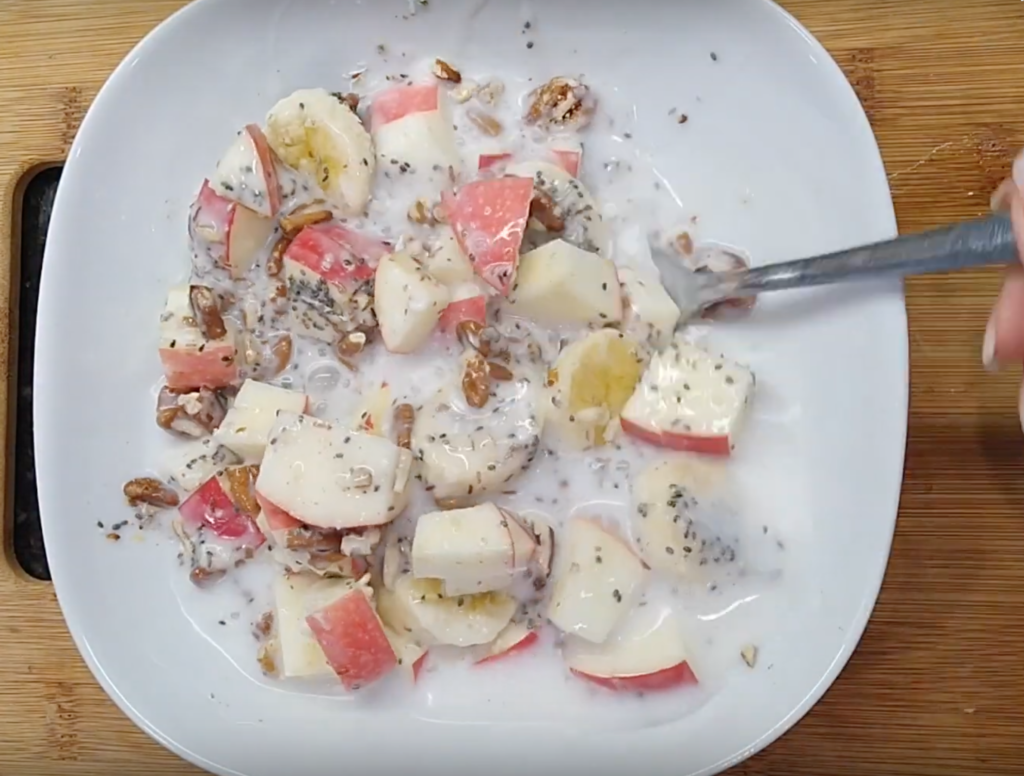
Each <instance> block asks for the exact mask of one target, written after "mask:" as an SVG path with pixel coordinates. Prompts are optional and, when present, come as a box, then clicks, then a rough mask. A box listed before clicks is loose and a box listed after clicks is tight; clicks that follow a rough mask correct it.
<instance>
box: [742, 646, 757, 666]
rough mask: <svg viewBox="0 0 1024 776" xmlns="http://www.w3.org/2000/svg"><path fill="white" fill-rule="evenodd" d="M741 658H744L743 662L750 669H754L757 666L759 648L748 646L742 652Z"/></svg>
mask: <svg viewBox="0 0 1024 776" xmlns="http://www.w3.org/2000/svg"><path fill="white" fill-rule="evenodd" d="M740 657H741V658H743V662H744V663H746V664H747V667H748V668H753V667H754V666H755V665H757V647H755V646H754V645H753V644H748V645H747V646H745V647H744V648H743V649H741V650H740Z"/></svg>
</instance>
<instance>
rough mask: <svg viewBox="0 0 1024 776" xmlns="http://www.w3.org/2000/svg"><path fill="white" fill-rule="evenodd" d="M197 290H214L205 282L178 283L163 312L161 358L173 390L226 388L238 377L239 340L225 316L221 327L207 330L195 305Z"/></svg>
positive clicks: (168, 295)
mask: <svg viewBox="0 0 1024 776" xmlns="http://www.w3.org/2000/svg"><path fill="white" fill-rule="evenodd" d="M196 290H202V291H203V292H204V293H205V292H208V293H209V294H210V295H212V294H213V292H212V290H210V289H208V288H206V287H205V286H187V285H181V286H174V287H172V288H171V289H170V290H169V291H168V292H167V304H166V306H165V307H164V311H163V313H162V314H161V315H160V360H161V362H163V367H164V375H165V376H166V378H167V386H168V388H170V389H172V390H182V389H196V388H224V387H226V386H229V385H232V384H234V383H235V381H236V380H237V379H238V365H237V364H236V358H235V341H234V336H233V333H232V332H231V330H230V329H229V328H228V327H227V324H226V323H225V322H224V321H223V319H221V330H220V331H214V330H211V329H209V328H206V329H205V330H204V327H203V325H202V317H201V316H200V315H198V314H197V311H195V310H194V309H193V306H192V297H193V293H194V292H195V291H196Z"/></svg>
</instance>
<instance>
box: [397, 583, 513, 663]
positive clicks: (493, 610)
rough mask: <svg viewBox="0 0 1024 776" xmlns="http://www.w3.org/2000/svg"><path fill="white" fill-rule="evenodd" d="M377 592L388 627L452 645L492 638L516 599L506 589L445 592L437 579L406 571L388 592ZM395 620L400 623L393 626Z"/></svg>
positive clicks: (456, 645) (503, 624)
mask: <svg viewBox="0 0 1024 776" xmlns="http://www.w3.org/2000/svg"><path fill="white" fill-rule="evenodd" d="M388 592H390V591H388ZM380 595H381V607H382V614H383V616H384V617H385V620H386V621H387V622H388V624H389V625H391V627H393V628H395V629H396V630H400V628H401V627H407V628H409V629H410V630H411V631H412V633H413V634H414V635H415V634H423V637H425V639H426V640H427V642H428V643H435V644H447V645H450V646H454V647H472V646H476V645H478V644H488V643H490V642H492V641H494V639H496V638H497V637H498V634H499V633H501V631H502V629H504V627H505V626H506V625H508V624H509V622H510V621H511V620H512V615H514V614H515V612H516V609H517V608H518V603H517V602H516V599H515V598H513V597H512V596H510V595H508V594H506V593H502V592H488V593H477V594H476V595H459V596H445V595H444V593H443V589H442V583H441V581H440V580H437V579H415V578H414V577H412V576H411V575H408V574H406V575H403V576H401V577H399V579H398V582H397V583H396V586H395V590H394V591H393V592H390V595H387V594H385V592H383V591H382V593H381V594H380ZM385 600H387V603H385ZM396 621H397V622H400V623H402V625H399V626H398V627H396V626H395V622H396Z"/></svg>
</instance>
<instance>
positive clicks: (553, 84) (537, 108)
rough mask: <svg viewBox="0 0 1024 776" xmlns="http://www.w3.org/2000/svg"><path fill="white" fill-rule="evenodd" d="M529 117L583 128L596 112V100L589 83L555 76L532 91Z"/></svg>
mask: <svg viewBox="0 0 1024 776" xmlns="http://www.w3.org/2000/svg"><path fill="white" fill-rule="evenodd" d="M530 99H531V103H530V108H529V110H528V111H527V112H526V121H527V122H528V123H530V124H545V125H548V126H565V125H567V124H575V125H576V127H577V128H580V129H581V128H583V127H585V126H587V124H589V123H590V120H591V119H592V118H593V116H594V110H595V108H596V103H595V100H594V98H593V96H592V95H591V94H590V87H589V86H587V85H586V84H584V83H583V82H582V81H577V80H576V79H574V78H565V77H564V76H556V77H555V78H552V79H551V80H550V81H548V82H547V83H546V84H544V85H543V86H541V87H538V88H537V89H534V91H533V92H531V93H530Z"/></svg>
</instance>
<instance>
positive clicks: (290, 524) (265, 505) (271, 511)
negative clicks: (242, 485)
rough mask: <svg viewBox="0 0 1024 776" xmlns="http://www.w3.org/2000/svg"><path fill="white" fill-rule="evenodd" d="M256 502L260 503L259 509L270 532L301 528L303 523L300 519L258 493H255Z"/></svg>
mask: <svg viewBox="0 0 1024 776" xmlns="http://www.w3.org/2000/svg"><path fill="white" fill-rule="evenodd" d="M256 502H257V503H258V504H259V505H260V509H261V510H262V511H263V517H264V518H266V521H267V528H269V529H270V531H271V532H274V531H290V530H292V529H293V528H302V527H303V526H304V525H305V523H303V522H302V521H301V520H298V519H296V518H295V517H293V516H292V515H290V514H289V513H288V512H285V511H284V510H283V509H281V507H279V506H278V505H277V504H275V503H273V502H272V501H270V500H269V499H267V498H266V497H264V496H262V495H261V494H260V493H257V494H256Z"/></svg>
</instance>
